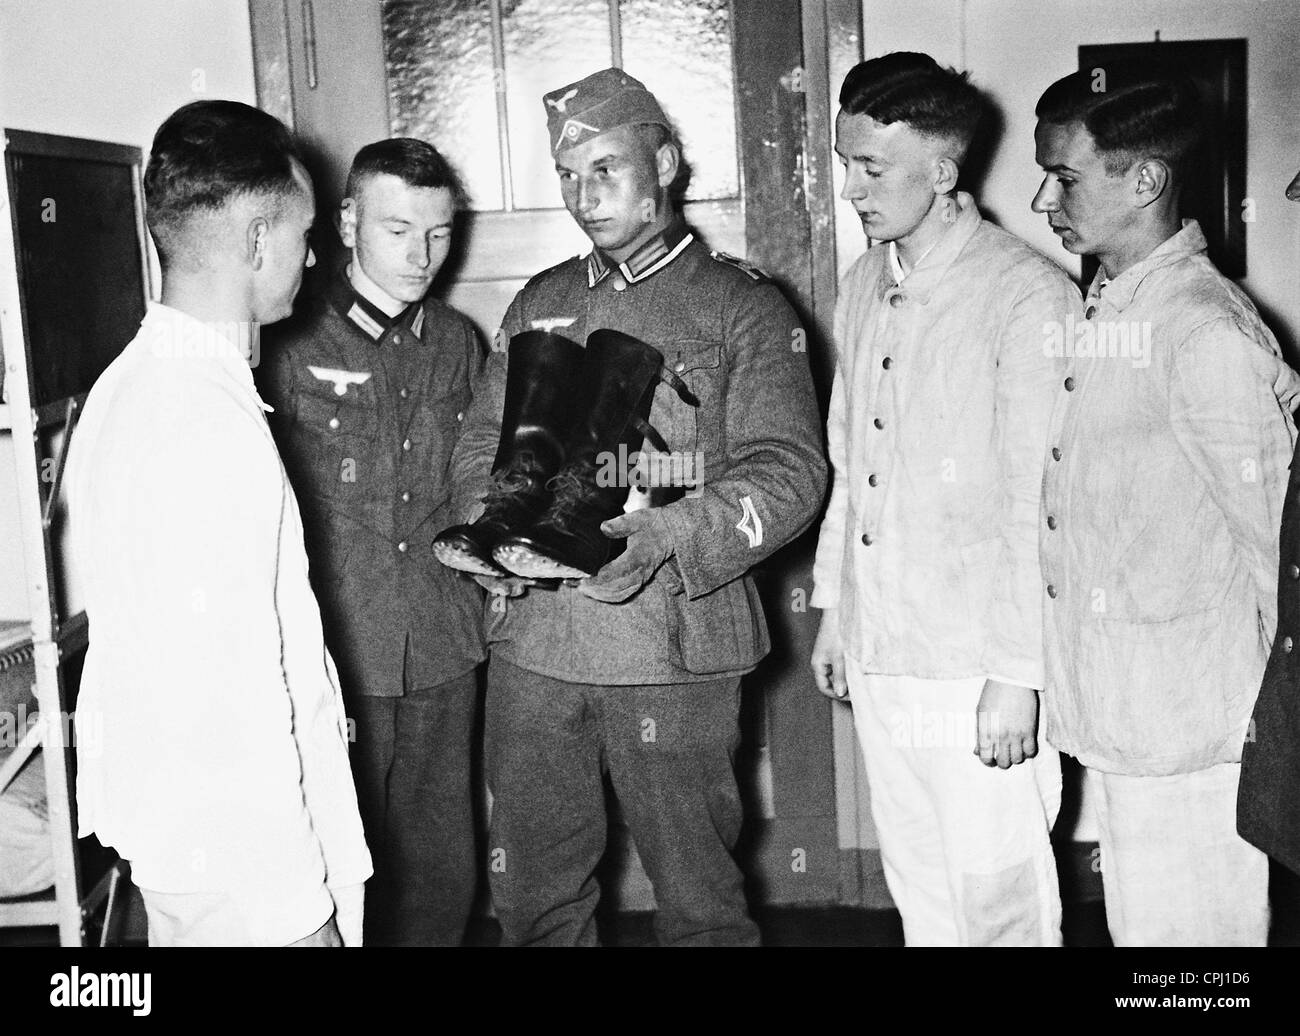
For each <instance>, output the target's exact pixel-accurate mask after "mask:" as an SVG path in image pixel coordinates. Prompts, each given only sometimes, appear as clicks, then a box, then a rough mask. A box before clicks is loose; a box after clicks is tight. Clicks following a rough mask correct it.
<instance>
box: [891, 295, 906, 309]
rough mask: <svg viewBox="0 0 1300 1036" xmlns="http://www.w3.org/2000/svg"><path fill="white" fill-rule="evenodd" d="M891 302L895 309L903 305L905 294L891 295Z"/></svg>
mask: <svg viewBox="0 0 1300 1036" xmlns="http://www.w3.org/2000/svg"><path fill="white" fill-rule="evenodd" d="M889 304H890V305H891V306H893V307H894V308H895V309H897V308H898V307H899V306H901V305H902V304H903V296H902V295H890V296H889Z"/></svg>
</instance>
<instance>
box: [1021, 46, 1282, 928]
mask: <svg viewBox="0 0 1300 1036" xmlns="http://www.w3.org/2000/svg"><path fill="white" fill-rule="evenodd" d="M1036 114H1037V115H1038V119H1039V122H1038V127H1037V129H1036V131H1035V140H1036V143H1037V159H1038V164H1039V165H1040V166H1042V168H1043V170H1044V171H1045V174H1046V175H1045V176H1044V179H1043V183H1042V186H1041V187H1040V188H1039V191H1038V194H1037V195H1036V196H1035V198H1034V203H1033V207H1034V210H1035V211H1037V212H1042V213H1046V215H1047V218H1048V221H1049V222H1050V223H1051V225H1052V229H1053V230H1055V231H1056V233H1057V234H1058V235H1059V236H1060V238H1061V243H1062V244H1063V245H1064V246H1065V248H1066V249H1067V250H1069V251H1071V252H1074V253H1075V254H1078V255H1093V256H1096V258H1097V260H1098V261H1099V263H1100V269H1099V270H1098V272H1097V276H1096V277H1095V278H1094V280H1093V282H1092V285H1091V287H1090V288H1089V289H1088V294H1087V298H1086V300H1085V317H1086V320H1085V322H1084V324H1083V325H1082V326H1076V327H1075V328H1074V329H1073V334H1071V335H1070V336H1068V338H1067V340H1066V341H1065V342H1064V343H1063V344H1064V345H1065V346H1066V352H1067V358H1068V360H1069V362H1068V370H1067V371H1066V374H1065V376H1064V377H1063V378H1062V379H1061V381H1060V383H1059V384H1058V386H1057V389H1056V404H1055V409H1054V411H1053V416H1052V423H1051V429H1050V432H1049V451H1048V454H1047V458H1046V460H1045V464H1046V473H1045V475H1044V478H1043V492H1044V496H1043V510H1042V523H1041V525H1040V536H1041V543H1042V559H1043V588H1042V599H1043V604H1044V609H1045V627H1046V645H1047V674H1048V679H1047V687H1046V689H1045V691H1044V695H1043V696H1044V700H1045V701H1046V703H1047V709H1046V712H1047V717H1046V733H1047V738H1048V740H1049V741H1050V742H1051V743H1052V744H1053V745H1055V746H1056V747H1057V748H1059V749H1060V750H1061V751H1064V752H1069V753H1070V754H1071V755H1074V756H1076V757H1077V758H1078V759H1079V760H1080V761H1081V762H1082V763H1083V764H1084V765H1085V766H1087V767H1088V769H1089V770H1091V771H1093V772H1094V773H1096V774H1098V775H1099V779H1098V781H1097V784H1098V791H1099V793H1098V796H1097V811H1098V815H1097V819H1098V829H1099V837H1100V843H1101V867H1102V878H1103V881H1104V884H1105V889H1106V915H1107V921H1108V924H1109V926H1110V932H1111V936H1112V938H1113V939H1114V941H1115V943H1116V945H1119V946H1134V945H1139V946H1142V945H1161V946H1165V945H1263V944H1264V943H1265V941H1266V939H1267V935H1268V860H1267V857H1266V856H1265V855H1264V854H1263V853H1261V852H1260V851H1259V850H1257V849H1255V848H1254V847H1252V846H1250V845H1248V844H1247V843H1246V842H1245V841H1243V840H1242V839H1241V838H1240V837H1238V835H1237V833H1236V828H1235V811H1234V805H1235V800H1236V795H1237V783H1238V778H1239V772H1240V769H1241V766H1240V762H1239V761H1240V759H1241V748H1242V741H1243V738H1244V736H1245V734H1246V729H1247V724H1248V721H1249V719H1250V713H1251V708H1252V706H1253V704H1254V701H1255V697H1256V694H1257V692H1258V690H1259V686H1260V677H1261V675H1262V674H1263V672H1264V663H1265V660H1266V658H1267V657H1268V649H1269V644H1270V642H1271V640H1272V637H1273V629H1274V626H1275V625H1276V618H1277V615H1276V592H1277V550H1278V522H1279V519H1280V517H1281V512H1282V500H1283V495H1284V493H1285V489H1286V476H1287V464H1288V462H1289V461H1290V459H1291V450H1292V444H1293V442H1294V438H1295V427H1294V425H1293V423H1292V420H1291V416H1290V413H1291V410H1292V409H1293V407H1294V406H1295V401H1296V395H1297V390H1298V389H1300V379H1297V377H1296V376H1295V374H1294V372H1292V371H1291V370H1290V368H1288V367H1287V366H1286V364H1285V363H1283V362H1282V360H1281V358H1280V356H1279V353H1278V347H1277V343H1276V341H1274V339H1273V336H1272V334H1270V333H1269V331H1268V329H1267V328H1266V327H1265V326H1264V325H1263V323H1262V322H1261V321H1260V319H1259V315H1258V313H1256V311H1255V307H1254V305H1252V303H1251V301H1250V300H1249V299H1248V298H1247V297H1246V295H1245V294H1244V293H1243V292H1242V291H1241V290H1240V289H1239V288H1237V287H1236V285H1234V284H1232V283H1231V282H1230V281H1229V280H1228V279H1227V278H1226V277H1224V276H1223V275H1222V274H1220V273H1219V272H1218V270H1216V269H1215V268H1214V266H1213V264H1211V262H1210V261H1209V259H1207V258H1206V255H1205V247H1206V243H1205V236H1204V235H1203V234H1202V232H1201V228H1200V226H1198V225H1197V223H1196V221H1195V220H1183V221H1181V225H1180V220H1179V210H1178V203H1179V194H1180V187H1181V185H1182V182H1183V176H1184V172H1185V168H1186V163H1187V158H1188V154H1189V152H1190V151H1191V148H1192V146H1193V144H1194V142H1195V137H1196V134H1197V126H1198V123H1199V122H1200V120H1201V117H1202V113H1201V109H1200V106H1199V103H1198V100H1197V97H1196V89H1195V86H1194V85H1193V84H1192V83H1191V82H1189V81H1187V80H1185V79H1183V78H1180V77H1175V76H1169V75H1162V74H1159V73H1154V72H1152V71H1151V70H1150V69H1149V68H1140V69H1139V68H1125V67H1121V66H1116V67H1114V68H1098V69H1089V70H1085V71H1081V72H1078V73H1076V74H1074V75H1071V76H1067V77H1066V78H1064V79H1061V80H1059V81H1058V82H1056V83H1053V84H1052V85H1051V86H1050V87H1048V89H1047V90H1046V91H1045V92H1044V94H1043V96H1042V97H1041V98H1040V99H1039V102H1038V107H1037V111H1036Z"/></svg>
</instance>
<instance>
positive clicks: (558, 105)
mask: <svg viewBox="0 0 1300 1036" xmlns="http://www.w3.org/2000/svg"><path fill="white" fill-rule="evenodd" d="M577 96H578V88H577V87H576V86H575V87H574V88H573V89H572V90H570V91H569V92H568V93H567V94H565V95H564V96H563V97H547V98H546V103H547V104H549V105H550V106H551V107H552V108H554V109H555V110H556V111H557V112H559V113H560V114H561V115H563V114H564V109H566V108H567V107H568V106H569V102H570V101H571V100H573V99H574V98H575V97H577Z"/></svg>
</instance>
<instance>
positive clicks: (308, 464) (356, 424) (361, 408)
mask: <svg viewBox="0 0 1300 1036" xmlns="http://www.w3.org/2000/svg"><path fill="white" fill-rule="evenodd" d="M296 403H297V414H296V419H295V422H294V424H295V429H296V431H297V432H298V435H297V436H295V439H296V441H297V449H296V451H295V452H296V453H297V454H298V456H297V457H296V458H295V459H296V461H297V464H296V467H298V469H299V470H300V471H301V472H303V473H304V474H305V475H306V476H307V477H308V478H309V479H310V482H311V489H312V491H313V492H314V493H315V494H316V495H318V496H327V497H332V496H337V495H338V494H340V493H343V492H346V491H348V490H349V489H350V488H351V487H353V486H356V485H357V484H358V483H360V482H362V481H363V479H364V477H365V475H366V473H367V471H368V470H369V468H370V463H369V461H370V455H371V454H372V453H373V452H374V449H375V438H376V436H377V435H378V428H379V418H378V415H377V414H376V412H375V406H374V401H373V399H366V398H363V397H362V395H361V394H360V393H358V392H357V391H356V389H355V388H352V389H349V392H348V395H346V396H336V395H334V394H333V393H331V394H330V395H329V396H323V395H321V396H318V395H311V394H307V393H304V394H302V395H300V396H298V398H297V400H296ZM294 488H295V489H298V487H297V486H295V487H294ZM298 491H299V492H302V490H301V489H298Z"/></svg>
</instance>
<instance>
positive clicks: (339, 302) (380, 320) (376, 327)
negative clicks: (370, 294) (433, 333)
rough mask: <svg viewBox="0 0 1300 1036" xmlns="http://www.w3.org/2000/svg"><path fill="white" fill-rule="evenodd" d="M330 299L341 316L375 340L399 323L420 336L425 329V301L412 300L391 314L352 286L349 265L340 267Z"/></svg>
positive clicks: (331, 288) (332, 282) (334, 279)
mask: <svg viewBox="0 0 1300 1036" xmlns="http://www.w3.org/2000/svg"><path fill="white" fill-rule="evenodd" d="M329 299H330V303H331V304H332V305H333V306H334V308H335V309H336V310H337V311H338V312H339V315H340V316H342V317H343V318H344V319H345V320H347V321H348V322H349V323H351V324H353V325H354V326H355V327H356V328H357V329H358V330H360V331H361V333H362V334H364V335H365V336H366V337H367V338H369V339H370V340H371V341H372V342H378V341H379V340H380V339H381V338H383V337H384V335H386V334H387V333H388V332H389V331H391V330H392V329H393V328H394V327H397V326H398V325H399V324H400V325H402V326H403V327H405V328H406V329H407V330H409V331H410V332H411V334H413V335H415V336H416V337H417V338H418V337H419V336H420V332H421V331H422V330H423V329H424V303H423V302H412V303H411V304H410V305H409V306H407V307H406V308H405V309H404V310H402V312H400V313H398V314H397V316H393V317H390V316H389V315H388V314H387V313H385V312H384V311H383V310H382V309H380V308H379V307H378V306H376V305H375V304H374V303H373V302H371V301H370V300H369V299H368V298H366V297H365V296H364V295H362V294H361V292H359V291H357V289H356V288H354V287H353V286H352V281H351V280H350V279H349V278H348V270H347V265H346V264H344V265H343V266H340V267H339V269H338V271H337V273H336V274H335V276H334V278H333V280H332V281H331V282H330V290H329Z"/></svg>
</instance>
